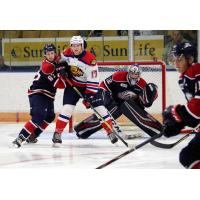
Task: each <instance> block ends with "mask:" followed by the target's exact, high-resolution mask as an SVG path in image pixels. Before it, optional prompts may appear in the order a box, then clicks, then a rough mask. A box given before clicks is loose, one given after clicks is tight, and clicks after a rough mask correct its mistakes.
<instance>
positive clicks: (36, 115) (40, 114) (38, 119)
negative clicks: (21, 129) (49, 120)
mask: <svg viewBox="0 0 200 200" xmlns="http://www.w3.org/2000/svg"><path fill="white" fill-rule="evenodd" d="M31 116H32V121H33V123H35V124H37V125H40V124H41V123H42V121H43V120H44V119H45V118H46V112H44V111H43V110H41V109H36V108H35V109H33V110H32V111H31Z"/></svg>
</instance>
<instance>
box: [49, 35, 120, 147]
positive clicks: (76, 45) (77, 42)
mask: <svg viewBox="0 0 200 200" xmlns="http://www.w3.org/2000/svg"><path fill="white" fill-rule="evenodd" d="M63 61H65V62H66V63H67V64H68V65H69V76H68V77H67V79H68V80H69V81H70V82H71V83H72V84H73V86H74V87H76V88H77V89H78V91H80V92H81V94H82V95H83V96H84V97H85V98H86V99H87V101H89V103H90V104H91V105H92V106H93V107H94V108H95V109H96V111H97V112H98V113H99V114H100V115H101V116H102V118H103V119H104V120H105V121H103V120H102V126H103V128H104V129H105V130H106V133H107V135H108V137H109V138H110V140H111V142H112V143H115V142H117V140H118V139H117V138H116V137H115V134H114V133H113V130H112V122H111V119H110V117H109V115H108V113H107V110H106V108H105V107H104V105H103V102H102V99H101V97H100V96H99V93H98V89H99V88H98V86H99V72H98V66H97V63H96V58H95V56H94V55H93V54H92V53H90V52H89V51H87V50H85V48H84V40H83V38H82V37H81V36H73V37H72V38H71V40H70V48H68V49H66V50H64V52H63V53H62V54H61V62H63ZM80 98H81V97H80V95H79V94H78V93H77V91H75V90H74V88H73V87H67V88H65V91H64V97H63V109H62V111H61V113H60V115H59V116H58V118H57V121H56V128H55V133H54V135H53V139H52V141H53V143H54V144H59V143H62V139H61V134H62V132H63V130H64V128H65V127H66V125H67V123H68V121H69V119H70V117H71V116H72V114H73V112H74V109H75V106H76V104H77V102H78V100H79V99H80Z"/></svg>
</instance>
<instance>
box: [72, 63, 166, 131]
mask: <svg viewBox="0 0 200 200" xmlns="http://www.w3.org/2000/svg"><path fill="white" fill-rule="evenodd" d="M134 64H137V65H139V67H141V69H142V74H141V77H142V78H144V79H145V80H146V81H147V83H150V82H152V83H155V84H156V85H157V86H158V99H157V100H156V101H155V102H154V104H153V105H152V106H151V107H150V108H149V109H147V111H149V112H150V113H151V114H155V116H157V117H156V118H159V120H162V116H161V114H162V111H163V110H164V109H165V107H166V65H165V63H164V62H161V61H159V62H151V61H141V62H118V61H116V62H98V67H99V74H100V82H101V81H103V80H104V79H105V78H107V77H109V76H110V75H111V74H113V73H114V72H116V71H127V69H128V67H129V66H131V65H134ZM85 112H86V111H85ZM74 115H75V117H72V119H70V123H69V132H73V126H74V124H75V121H74V120H73V118H76V116H79V117H80V116H81V115H82V116H84V113H81V114H79V113H77V112H76V113H75V114H74ZM78 120H79V121H81V120H82V119H80V118H79V119H78ZM79 121H77V122H79Z"/></svg>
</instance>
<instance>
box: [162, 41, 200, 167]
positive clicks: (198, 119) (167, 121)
mask: <svg viewBox="0 0 200 200" xmlns="http://www.w3.org/2000/svg"><path fill="white" fill-rule="evenodd" d="M172 55H173V58H174V65H175V67H176V69H177V71H178V72H179V73H180V77H179V85H180V88H181V90H182V91H183V93H184V94H185V98H186V100H187V104H185V105H180V104H178V105H174V106H169V107H168V108H166V110H165V111H164V112H163V118H164V127H163V133H164V135H165V136H166V137H171V136H175V135H177V134H179V133H180V131H181V129H182V128H184V127H185V126H189V127H193V128H195V127H196V126H197V125H198V124H199V123H200V64H199V63H195V62H196V57H197V50H196V48H195V47H194V46H193V45H192V44H190V43H188V42H185V43H181V44H178V45H175V46H174V47H173V49H172ZM179 161H180V163H181V164H182V165H183V166H184V167H185V168H191V169H200V128H197V129H196V135H195V137H194V138H193V139H192V140H191V141H190V142H189V144H188V145H187V146H186V147H185V148H183V149H182V151H181V152H180V155H179Z"/></svg>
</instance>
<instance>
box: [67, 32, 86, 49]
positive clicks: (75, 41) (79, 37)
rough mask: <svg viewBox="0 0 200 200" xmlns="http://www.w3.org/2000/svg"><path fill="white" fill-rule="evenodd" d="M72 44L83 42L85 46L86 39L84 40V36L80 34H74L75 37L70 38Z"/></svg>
mask: <svg viewBox="0 0 200 200" xmlns="http://www.w3.org/2000/svg"><path fill="white" fill-rule="evenodd" d="M72 44H82V47H83V46H84V40H83V38H82V37H81V36H80V35H78V36H73V37H72V38H71V40H70V46H71V45H72Z"/></svg>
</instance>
